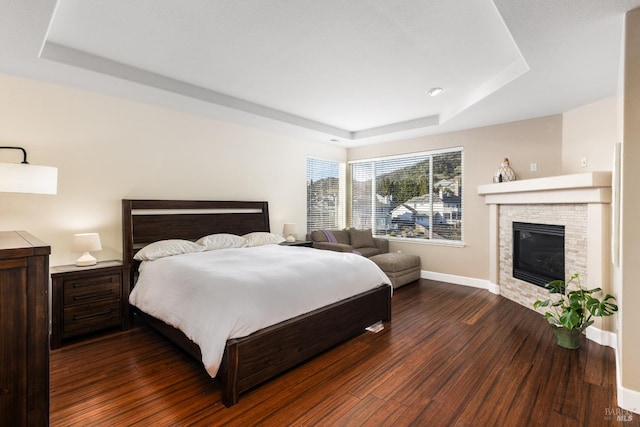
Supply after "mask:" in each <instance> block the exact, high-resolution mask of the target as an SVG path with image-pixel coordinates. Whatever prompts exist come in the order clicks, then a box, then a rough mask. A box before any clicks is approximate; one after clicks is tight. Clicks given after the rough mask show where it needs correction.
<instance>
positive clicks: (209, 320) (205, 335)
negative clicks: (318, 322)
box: [129, 245, 391, 377]
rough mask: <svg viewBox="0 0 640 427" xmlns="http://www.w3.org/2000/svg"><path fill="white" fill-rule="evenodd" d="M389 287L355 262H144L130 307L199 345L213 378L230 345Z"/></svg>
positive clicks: (200, 258) (270, 249) (256, 254)
mask: <svg viewBox="0 0 640 427" xmlns="http://www.w3.org/2000/svg"><path fill="white" fill-rule="evenodd" d="M390 283H391V281H390V280H389V278H388V277H387V276H386V275H385V274H384V273H383V272H382V270H380V268H378V266H377V265H376V264H374V263H373V262H372V261H370V260H369V259H367V258H365V257H363V256H360V255H357V254H351V253H340V252H333V251H326V250H318V249H311V248H303V247H287V246H279V245H265V246H258V247H252V248H241V249H223V250H216V251H209V252H199V253H192V254H184V255H176V256H170V257H167V258H161V259H156V260H154V261H146V262H144V263H143V264H142V265H141V266H140V276H139V279H138V281H137V283H136V286H135V287H134V289H133V291H132V292H131V296H130V299H129V301H130V303H131V304H133V305H134V306H136V307H138V308H139V309H141V310H142V311H144V312H145V313H148V314H150V315H152V316H154V317H156V318H158V319H161V320H163V321H164V322H166V323H168V324H169V325H171V326H174V327H176V328H178V329H180V330H181V331H182V332H183V333H184V334H185V335H186V336H187V337H189V338H190V339H191V340H192V341H193V342H195V343H196V344H198V345H199V346H200V350H201V352H202V362H203V364H204V366H205V368H206V369H207V372H208V373H209V375H211V376H212V377H214V376H215V375H216V373H217V372H218V368H219V367H220V363H221V361H222V355H223V353H224V346H225V342H226V341H227V340H228V339H230V338H240V337H244V336H247V335H249V334H251V333H253V332H255V331H257V330H259V329H262V328H265V327H267V326H270V325H273V324H276V323H278V322H281V321H283V320H286V319H290V318H292V317H295V316H298V315H301V314H304V313H308V312H310V311H313V310H315V309H317V308H320V307H323V306H325V305H328V304H331V303H334V302H337V301H340V300H343V299H345V298H349V297H351V296H353V295H356V294H359V293H362V292H364V291H367V290H369V289H373V288H375V287H378V286H381V285H382V284H390Z"/></svg>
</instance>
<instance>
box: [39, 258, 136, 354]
mask: <svg viewBox="0 0 640 427" xmlns="http://www.w3.org/2000/svg"><path fill="white" fill-rule="evenodd" d="M50 271H51V319H52V321H51V349H56V348H59V347H60V346H61V345H62V342H63V341H64V340H66V339H69V338H74V337H77V336H80V335H84V334H89V333H92V332H97V331H102V330H105V329H108V328H113V327H120V328H121V329H122V330H125V329H129V324H130V317H129V266H128V265H125V264H123V263H122V262H120V261H101V262H98V263H97V264H96V265H91V266H87V267H78V266H76V265H61V266H58V267H52V268H51V269H50Z"/></svg>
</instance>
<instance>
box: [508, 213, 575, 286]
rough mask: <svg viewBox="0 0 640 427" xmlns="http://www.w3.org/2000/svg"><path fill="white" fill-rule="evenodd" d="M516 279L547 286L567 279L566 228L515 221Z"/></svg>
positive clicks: (514, 253)
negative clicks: (565, 257)
mask: <svg viewBox="0 0 640 427" xmlns="http://www.w3.org/2000/svg"><path fill="white" fill-rule="evenodd" d="M513 277H515V278H516V279H520V280H524V281H526V282H529V283H533V284H534V285H538V286H542V287H544V285H545V284H547V283H548V282H550V281H552V280H564V226H563V225H549V224H531V223H526V222H515V221H514V222H513Z"/></svg>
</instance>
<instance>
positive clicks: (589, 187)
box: [478, 172, 611, 205]
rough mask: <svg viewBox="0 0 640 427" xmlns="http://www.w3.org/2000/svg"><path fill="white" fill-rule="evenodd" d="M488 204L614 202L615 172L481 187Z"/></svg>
mask: <svg viewBox="0 0 640 427" xmlns="http://www.w3.org/2000/svg"><path fill="white" fill-rule="evenodd" d="M478 194H479V195H480V196H484V200H485V203H486V204H488V205H506V204H509V205H516V204H547V203H611V172H588V173H581V174H574V175H561V176H552V177H546V178H537V179H525V180H522V181H511V182H500V183H497V184H485V185H479V186H478Z"/></svg>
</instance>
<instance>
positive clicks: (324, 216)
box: [307, 157, 344, 231]
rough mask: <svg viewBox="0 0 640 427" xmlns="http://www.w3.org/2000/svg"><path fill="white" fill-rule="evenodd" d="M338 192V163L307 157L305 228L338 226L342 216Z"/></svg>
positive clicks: (315, 228) (317, 228)
mask: <svg viewBox="0 0 640 427" xmlns="http://www.w3.org/2000/svg"><path fill="white" fill-rule="evenodd" d="M342 169H343V170H344V167H343V168H342ZM342 184H343V183H342ZM342 186H343V187H344V184H343V185H342ZM340 193H341V182H340V164H339V163H338V162H333V161H327V160H320V159H314V158H310V157H309V158H307V230H309V231H311V230H322V229H331V228H339V227H340V225H341V223H342V221H341V219H342V218H343V217H344V214H343V211H344V209H342V207H341V200H340V199H341V196H340Z"/></svg>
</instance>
